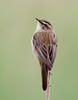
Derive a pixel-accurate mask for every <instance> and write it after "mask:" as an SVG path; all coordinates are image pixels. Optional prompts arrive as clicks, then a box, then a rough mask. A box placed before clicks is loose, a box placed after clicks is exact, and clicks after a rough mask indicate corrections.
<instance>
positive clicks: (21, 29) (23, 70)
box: [0, 0, 78, 100]
mask: <svg viewBox="0 0 78 100" xmlns="http://www.w3.org/2000/svg"><path fill="white" fill-rule="evenodd" d="M77 12H78V1H77V0H0V100H44V99H45V94H44V92H43V91H42V88H41V72H40V66H39V63H38V62H37V60H36V59H35V57H34V56H33V54H32V49H31V38H32V35H33V33H34V31H35V28H36V24H37V22H36V20H35V17H38V18H43V19H46V20H48V21H50V22H51V23H52V25H53V26H54V29H55V32H56V35H57V37H58V52H57V57H56V61H55V63H54V68H53V69H52V73H53V74H52V76H51V95H50V100H78V13H77Z"/></svg>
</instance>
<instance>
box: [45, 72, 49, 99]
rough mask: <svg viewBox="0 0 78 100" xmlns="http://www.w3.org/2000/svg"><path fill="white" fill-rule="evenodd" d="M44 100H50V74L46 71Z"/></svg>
mask: <svg viewBox="0 0 78 100" xmlns="http://www.w3.org/2000/svg"><path fill="white" fill-rule="evenodd" d="M45 96H46V98H45V100H50V72H49V71H48V79H47V90H46V92H45Z"/></svg>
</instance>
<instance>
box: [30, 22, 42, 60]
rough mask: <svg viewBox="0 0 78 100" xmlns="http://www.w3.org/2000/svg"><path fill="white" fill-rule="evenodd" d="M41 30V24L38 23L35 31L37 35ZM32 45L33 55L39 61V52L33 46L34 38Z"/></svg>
mask: <svg viewBox="0 0 78 100" xmlns="http://www.w3.org/2000/svg"><path fill="white" fill-rule="evenodd" d="M40 30H41V26H40V23H39V22H38V23H37V27H36V30H35V33H36V32H38V31H40ZM31 45H32V51H33V54H34V55H35V57H36V59H38V53H37V51H36V50H35V47H34V45H33V37H32V40H31Z"/></svg>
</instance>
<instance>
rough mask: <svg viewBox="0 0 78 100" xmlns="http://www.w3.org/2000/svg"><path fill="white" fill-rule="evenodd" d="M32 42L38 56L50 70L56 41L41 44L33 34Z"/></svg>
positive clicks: (54, 55) (54, 54)
mask: <svg viewBox="0 0 78 100" xmlns="http://www.w3.org/2000/svg"><path fill="white" fill-rule="evenodd" d="M33 44H34V47H35V50H36V51H37V53H38V56H39V57H40V58H41V59H42V61H43V62H44V63H45V64H46V65H47V66H48V67H49V69H50V70H51V68H52V66H53V63H54V60H55V57H56V50H57V44H56V41H53V43H52V44H48V45H47V46H46V45H44V44H41V43H40V42H39V41H37V40H36V38H35V35H34V36H33Z"/></svg>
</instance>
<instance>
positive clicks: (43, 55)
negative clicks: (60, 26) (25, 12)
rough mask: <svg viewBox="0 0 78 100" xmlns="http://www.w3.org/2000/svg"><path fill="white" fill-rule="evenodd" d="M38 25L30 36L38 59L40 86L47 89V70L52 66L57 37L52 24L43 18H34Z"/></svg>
mask: <svg viewBox="0 0 78 100" xmlns="http://www.w3.org/2000/svg"><path fill="white" fill-rule="evenodd" d="M36 20H37V21H38V22H39V23H38V24H39V25H40V26H38V27H37V30H36V32H35V34H34V35H33V38H32V46H33V49H34V52H35V54H36V55H37V58H38V60H39V63H40V66H41V74H42V88H43V90H44V91H45V90H46V89H47V77H48V71H50V70H51V69H52V67H53V63H54V60H55V57H56V50H57V39H56V35H55V32H54V29H53V27H52V25H51V24H50V23H49V22H48V21H45V20H40V19H38V18H36Z"/></svg>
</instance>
